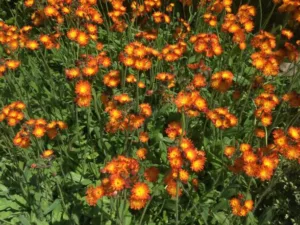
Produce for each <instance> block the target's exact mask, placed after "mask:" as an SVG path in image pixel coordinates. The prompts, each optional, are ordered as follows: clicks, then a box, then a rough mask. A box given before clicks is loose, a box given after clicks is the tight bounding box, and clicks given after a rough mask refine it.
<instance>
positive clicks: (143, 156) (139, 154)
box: [136, 148, 148, 160]
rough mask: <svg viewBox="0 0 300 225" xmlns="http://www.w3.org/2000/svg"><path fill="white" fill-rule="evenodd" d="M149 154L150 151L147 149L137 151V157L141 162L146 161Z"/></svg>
mask: <svg viewBox="0 0 300 225" xmlns="http://www.w3.org/2000/svg"><path fill="white" fill-rule="evenodd" d="M147 153H148V151H147V149H145V148H140V149H138V150H137V151H136V155H137V157H138V158H139V159H141V160H143V159H146V155H147Z"/></svg>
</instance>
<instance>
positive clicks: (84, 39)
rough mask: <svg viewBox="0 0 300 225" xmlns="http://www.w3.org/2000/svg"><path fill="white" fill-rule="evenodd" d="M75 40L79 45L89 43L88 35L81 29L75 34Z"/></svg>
mask: <svg viewBox="0 0 300 225" xmlns="http://www.w3.org/2000/svg"><path fill="white" fill-rule="evenodd" d="M76 41H77V42H78V44H79V45H80V46H86V45H87V44H88V43H89V36H88V35H87V34H86V33H84V32H83V31H79V32H78V35H77V36H76Z"/></svg>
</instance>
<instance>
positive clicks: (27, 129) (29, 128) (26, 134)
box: [13, 119, 67, 148]
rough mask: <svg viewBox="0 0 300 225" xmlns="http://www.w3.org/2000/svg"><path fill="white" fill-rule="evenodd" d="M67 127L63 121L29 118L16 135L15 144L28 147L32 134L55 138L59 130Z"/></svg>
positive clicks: (38, 136)
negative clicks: (48, 121)
mask: <svg viewBox="0 0 300 225" xmlns="http://www.w3.org/2000/svg"><path fill="white" fill-rule="evenodd" d="M65 129H67V125H66V124H65V123H64V122H62V121H51V122H50V123H47V122H46V120H44V119H29V120H28V121H27V122H25V123H24V124H23V125H22V128H21V130H20V131H19V132H18V133H17V134H16V136H15V137H14V140H13V142H14V145H16V146H18V147H20V148H27V147H29V145H30V135H31V134H32V135H33V136H35V137H36V138H42V137H43V136H44V135H45V134H47V136H48V137H49V138H50V139H54V138H55V137H56V136H57V134H58V131H59V130H65Z"/></svg>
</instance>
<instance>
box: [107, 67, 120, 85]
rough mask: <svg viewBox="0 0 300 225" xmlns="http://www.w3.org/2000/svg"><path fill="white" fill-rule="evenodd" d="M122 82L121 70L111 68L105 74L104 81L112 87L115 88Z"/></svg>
mask: <svg viewBox="0 0 300 225" xmlns="http://www.w3.org/2000/svg"><path fill="white" fill-rule="evenodd" d="M120 82H121V79H120V71H118V70H111V71H109V72H108V73H107V74H105V75H104V76H103V83H104V84H105V85H106V86H107V87H110V88H115V87H117V86H118V85H119V83H120Z"/></svg>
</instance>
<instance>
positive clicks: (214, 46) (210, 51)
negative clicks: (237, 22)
mask: <svg viewBox="0 0 300 225" xmlns="http://www.w3.org/2000/svg"><path fill="white" fill-rule="evenodd" d="M190 42H191V43H193V44H194V50H195V51H196V52H198V53H205V55H206V57H213V56H214V55H216V56H218V55H221V54H222V51H223V50H222V47H221V45H220V42H219V38H218V36H217V35H216V34H206V33H201V34H197V35H193V36H192V37H191V38H190Z"/></svg>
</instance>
